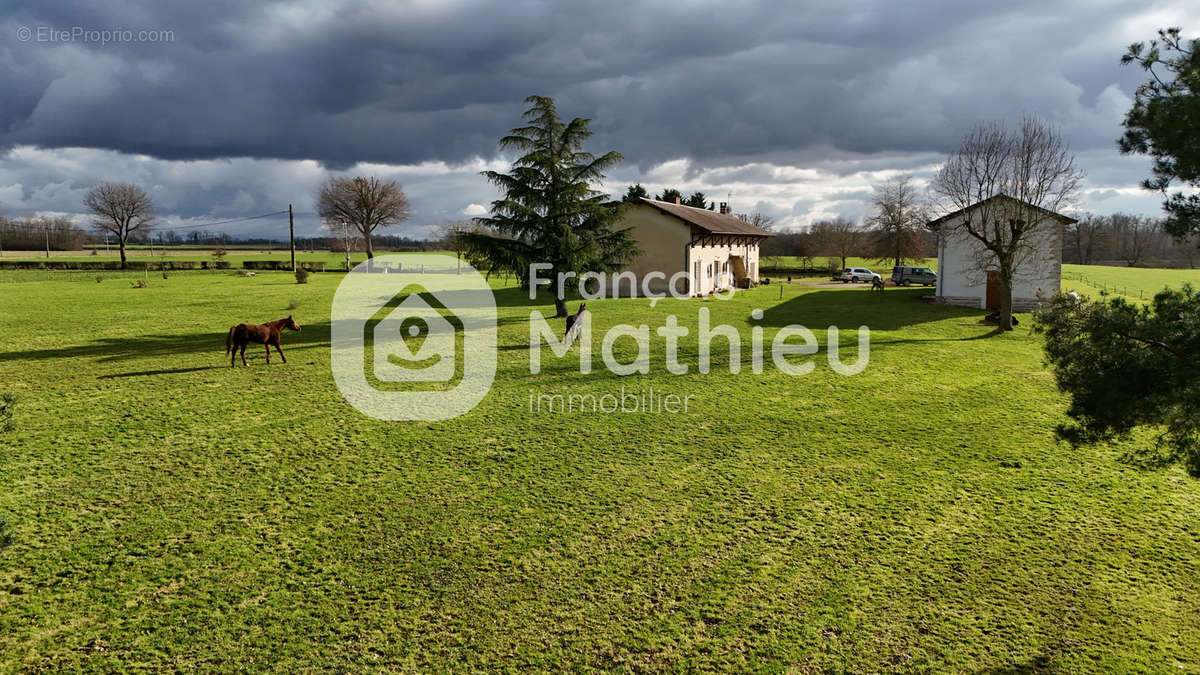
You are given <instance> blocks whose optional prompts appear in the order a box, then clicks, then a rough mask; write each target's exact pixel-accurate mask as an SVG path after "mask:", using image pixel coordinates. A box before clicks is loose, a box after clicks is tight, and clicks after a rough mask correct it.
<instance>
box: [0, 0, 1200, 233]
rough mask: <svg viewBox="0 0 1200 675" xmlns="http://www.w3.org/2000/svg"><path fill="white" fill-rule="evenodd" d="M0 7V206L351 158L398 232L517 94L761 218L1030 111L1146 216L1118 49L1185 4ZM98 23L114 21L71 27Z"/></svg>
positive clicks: (917, 168) (418, 1)
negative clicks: (396, 217) (397, 200)
mask: <svg viewBox="0 0 1200 675" xmlns="http://www.w3.org/2000/svg"><path fill="white" fill-rule="evenodd" d="M4 7H5V9H4V10H3V17H4V18H3V27H2V28H0V30H2V31H3V33H2V34H3V35H4V38H3V40H0V87H2V88H3V92H4V94H3V97H0V146H2V147H0V151H2V152H3V153H4V154H3V158H2V159H0V209H2V211H3V213H4V214H5V215H8V216H22V215H34V214H63V213H65V214H78V212H79V211H80V209H81V207H80V200H81V199H82V197H83V194H84V193H85V192H86V191H87V189H88V188H89V187H90V186H91V185H93V184H94V183H96V182H97V181H101V180H119V181H132V182H136V183H139V184H141V185H142V186H144V187H145V188H147V189H148V190H149V191H150V192H151V194H152V196H153V198H154V200H155V202H156V204H157V206H158V210H159V212H160V214H161V219H162V221H163V226H162V227H164V228H165V227H169V226H170V225H172V224H174V225H197V224H201V223H206V222H213V221H218V220H226V219H231V218H237V217H243V216H251V215H257V214H261V213H266V212H270V211H277V210H279V209H285V208H286V207H287V204H288V203H289V202H290V203H293V204H295V207H296V209H297V213H298V220H297V230H298V233H299V234H309V233H315V232H316V231H317V230H318V228H319V222H318V220H317V218H316V217H315V215H314V214H313V210H314V209H313V196H314V194H315V192H316V189H317V186H318V185H319V183H320V182H321V181H322V180H323V179H324V178H325V177H326V176H327V175H329V174H330V173H331V172H345V173H353V174H359V173H367V174H375V175H379V176H384V177H391V178H396V179H398V180H399V181H400V182H401V184H402V185H403V186H404V189H405V191H406V193H407V194H408V196H409V198H410V200H411V201H412V203H413V207H414V208H413V218H412V220H411V221H410V222H409V223H407V224H405V225H403V226H401V227H400V228H398V229H397V230H396V232H397V233H401V234H409V235H413V236H421V235H424V234H425V233H426V232H427V231H428V228H429V227H430V226H431V225H434V224H437V223H443V222H449V221H453V220H456V219H462V218H465V217H468V216H470V215H478V214H480V213H483V212H484V209H485V207H486V205H487V204H488V203H489V202H490V201H491V200H492V199H494V198H495V196H496V195H495V193H494V192H493V190H492V188H491V187H490V186H489V185H488V184H487V183H486V182H485V181H484V180H483V179H482V178H481V177H480V176H479V171H481V170H483V169H485V168H500V169H503V168H504V167H506V166H507V162H506V158H505V157H502V156H499V155H498V154H497V152H496V140H497V139H498V138H499V137H500V136H501V135H502V134H503V133H504V132H506V131H507V130H508V129H509V128H511V127H513V126H516V124H517V123H518V122H519V118H520V114H521V112H522V111H523V110H524V105H523V103H522V101H523V99H524V98H525V97H526V96H528V95H530V94H543V95H549V96H553V97H554V98H555V99H556V100H557V102H558V106H559V110H560V113H561V114H562V115H563V116H565V117H574V116H581V117H589V118H591V119H592V120H593V124H592V126H593V129H594V130H595V132H596V134H595V136H593V138H592V140H591V145H590V148H589V149H591V150H593V151H596V152H604V151H608V150H617V151H619V152H620V153H621V154H623V155H624V156H625V158H626V159H625V162H624V163H623V164H622V165H621V166H620V167H619V168H618V169H616V170H614V171H613V172H612V173H611V174H610V176H609V183H608V185H607V186H606V187H607V188H608V189H610V190H611V191H612V192H613V193H614V194H615V193H619V192H622V191H623V190H624V186H625V185H626V184H629V183H633V182H638V181H640V182H641V183H643V184H644V185H646V186H647V188H648V189H650V190H652V191H657V190H660V189H661V188H663V187H677V188H679V189H681V190H684V191H685V192H691V191H694V190H702V191H704V192H705V193H707V194H708V195H709V196H710V197H712V198H715V199H716V200H718V201H726V200H728V201H730V202H731V203H732V205H733V208H734V210H735V211H738V212H748V211H755V210H757V211H762V212H764V213H767V214H768V215H771V216H773V217H774V218H775V219H776V220H777V221H778V222H779V223H781V224H782V225H784V226H786V227H801V226H803V225H806V224H808V223H811V222H813V221H814V220H818V219H821V218H825V217H830V216H836V215H842V216H847V217H851V218H858V217H861V216H862V215H864V214H865V213H866V212H867V210H868V209H869V199H870V194H871V184H872V183H877V182H879V181H882V180H885V179H886V178H888V177H890V176H893V175H896V174H898V173H911V174H913V175H914V176H915V177H917V178H918V179H926V178H928V177H929V176H930V174H931V172H932V170H933V169H934V168H935V167H936V166H937V164H938V163H939V162H940V161H942V159H943V158H944V157H945V154H946V153H947V152H949V151H951V150H952V149H953V148H954V147H955V146H956V145H957V143H958V141H959V139H960V137H961V135H962V134H963V132H964V131H965V130H967V129H968V128H969V127H970V126H971V125H972V124H973V123H975V122H977V121H980V120H994V119H999V120H1005V121H1013V120H1016V119H1017V118H1019V117H1020V116H1021V115H1023V114H1035V115H1039V116H1041V117H1043V118H1045V119H1047V120H1049V121H1051V122H1052V123H1054V124H1056V125H1057V126H1058V127H1059V128H1060V129H1061V131H1062V133H1063V134H1064V135H1065V136H1066V137H1067V139H1068V140H1069V142H1070V144H1071V147H1072V149H1073V150H1074V152H1075V153H1076V155H1077V157H1078V161H1079V164H1080V166H1081V167H1082V168H1083V169H1084V170H1085V171H1086V172H1087V173H1088V182H1087V185H1086V188H1085V190H1084V192H1083V194H1082V195H1081V198H1080V204H1079V207H1080V209H1082V210H1087V211H1092V212H1095V213H1108V212H1112V211H1116V210H1125V211H1132V212H1137V213H1145V214H1149V215H1156V214H1158V212H1159V198H1158V197H1157V196H1156V195H1154V194H1151V193H1146V192H1144V191H1142V190H1141V189H1140V188H1139V187H1138V186H1137V183H1138V181H1139V180H1141V179H1142V178H1144V177H1145V176H1146V174H1147V172H1148V162H1147V161H1146V160H1145V159H1144V158H1140V157H1122V156H1121V155H1119V154H1118V153H1117V151H1116V139H1117V137H1118V136H1120V133H1121V126H1120V122H1121V119H1122V116H1123V114H1124V112H1125V111H1126V110H1127V109H1128V108H1129V104H1130V96H1131V93H1132V91H1133V89H1134V87H1136V86H1137V84H1138V82H1140V81H1141V79H1142V76H1143V73H1142V72H1141V71H1139V70H1137V69H1135V68H1132V67H1122V66H1121V65H1120V64H1119V60H1120V56H1121V54H1122V53H1123V51H1124V47H1125V46H1126V45H1127V44H1129V43H1130V42H1133V41H1137V40H1146V39H1149V38H1151V37H1153V36H1154V33H1155V31H1156V30H1157V29H1158V28H1160V27H1164V26H1169V25H1181V26H1183V27H1184V29H1185V33H1186V34H1194V33H1195V30H1196V27H1197V26H1198V25H1200V4H1192V5H1190V7H1189V6H1188V3H1182V2H1178V1H1175V2H1145V1H1137V2H1124V1H1116V0H1079V1H1073V2H1058V3H1053V2H1049V3H1048V2H1045V1H1044V0H1042V1H1038V2H1033V1H1028V2H1027V1H1024V0H1007V1H1005V2H995V3H987V2H927V1H924V0H906V1H905V2H895V0H887V1H880V2H853V1H846V0H838V1H836V2H821V1H817V2H805V3H799V2H794V1H784V0H778V1H776V2H762V1H758V0H741V1H739V2H728V0H724V1H721V2H703V1H696V0H671V1H634V2H626V3H601V2H576V1H568V0H543V1H540V2H529V1H525V0H505V1H504V2H499V1H491V2H481V1H473V0H415V1H408V2H405V1H396V0H388V1H380V2H372V1H358V2H334V1H332V0H311V1H306V2H293V3H265V2H263V3H260V2H244V1H241V0H239V1H236V2H235V1H232V0H208V1H205V2H195V1H188V2H166V1H163V0H113V1H109V2H96V1H95V0H76V1H74V2H70V1H58V0H37V1H36V2H12V1H11V0H9V1H8V2H5V3H4ZM105 30H110V31H111V30H119V31H129V32H128V33H121V32H118V33H116V34H114V35H113V36H112V40H111V41H109V42H108V43H107V44H105V43H102V42H101V41H98V40H103V39H104V37H105V36H104V34H102V33H101V34H97V33H89V31H105ZM56 31H57V32H56ZM143 31H160V32H159V33H147V34H143ZM162 31H166V33H163V32H162ZM81 222H82V219H81ZM282 224H284V222H283V221H272V220H264V221H255V222H252V223H245V224H239V225H231V226H228V227H226V228H222V229H226V230H227V231H230V232H232V233H237V234H244V233H249V232H255V233H264V232H267V231H272V232H274V233H275V234H280V230H279V227H280V225H282ZM283 233H286V230H283Z"/></svg>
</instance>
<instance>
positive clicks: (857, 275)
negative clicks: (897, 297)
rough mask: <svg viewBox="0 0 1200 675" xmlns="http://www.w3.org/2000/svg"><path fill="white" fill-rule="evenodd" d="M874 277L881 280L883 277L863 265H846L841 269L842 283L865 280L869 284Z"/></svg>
mask: <svg viewBox="0 0 1200 675" xmlns="http://www.w3.org/2000/svg"><path fill="white" fill-rule="evenodd" d="M876 279H879V280H880V281H883V277H881V276H879V275H878V274H875V273H874V272H872V271H871V270H869V269H867V268H865V267H847V268H846V269H844V270H842V283H843V284H848V283H851V282H853V281H865V282H867V283H868V284H869V283H871V282H872V281H874V280H876Z"/></svg>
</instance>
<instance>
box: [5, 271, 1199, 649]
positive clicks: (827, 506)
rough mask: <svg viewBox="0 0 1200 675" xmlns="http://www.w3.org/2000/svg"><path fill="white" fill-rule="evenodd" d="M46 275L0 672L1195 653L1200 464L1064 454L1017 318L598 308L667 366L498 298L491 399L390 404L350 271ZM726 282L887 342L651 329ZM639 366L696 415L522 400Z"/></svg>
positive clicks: (33, 324)
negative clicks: (530, 347)
mask: <svg viewBox="0 0 1200 675" xmlns="http://www.w3.org/2000/svg"><path fill="white" fill-rule="evenodd" d="M1139 271H1140V270H1139ZM21 274H27V275H35V274H38V273H36V272H27V273H21V272H11V273H9V275H8V276H6V277H4V279H2V280H0V281H3V283H0V306H2V307H3V308H4V312H3V313H2V314H0V392H2V391H9V392H11V393H13V394H15V395H16V396H17V397H18V402H17V407H16V415H15V419H14V423H15V430H14V431H12V432H10V433H7V434H3V435H0V520H4V521H6V522H7V523H8V524H9V530H10V531H11V533H12V536H13V543H12V545H11V546H9V547H8V548H5V549H3V550H0V670H4V671H18V670H77V669H85V670H135V669H141V670H167V669H179V670H242V669H246V670H250V669H254V670H258V669H276V670H286V671H297V670H306V671H308V670H367V669H370V670H376V669H387V670H423V671H429V670H437V671H444V670H497V669H501V668H504V669H512V670H518V669H532V668H537V669H554V670H567V669H571V670H583V669H591V668H601V669H613V670H627V669H628V670H645V669H654V670H659V669H672V670H692V669H710V668H711V669H715V668H720V669H747V670H749V669H754V670H760V669H762V670H784V669H789V670H795V671H798V672H864V671H930V670H933V671H952V670H953V671H964V672H1021V671H1025V670H1033V669H1046V670H1055V669H1061V670H1063V671H1067V672H1071V671H1107V672H1113V671H1158V672H1164V671H1171V672H1175V671H1177V670H1180V669H1181V670H1183V671H1191V672H1195V671H1200V613H1197V611H1196V597H1197V595H1198V591H1200V577H1198V576H1197V574H1196V570H1197V569H1198V565H1200V519H1198V518H1197V511H1198V509H1200V482H1197V481H1195V480H1194V479H1190V478H1188V477H1187V476H1186V475H1185V474H1184V473H1183V472H1182V471H1180V470H1178V469H1172V470H1166V471H1157V472H1147V471H1141V470H1137V469H1134V468H1131V467H1129V466H1127V465H1125V464H1123V463H1121V462H1120V461H1119V457H1120V455H1121V453H1122V451H1123V449H1124V448H1122V447H1120V446H1118V447H1101V448H1093V449H1080V450H1075V449H1072V448H1070V447H1068V446H1066V445H1063V444H1060V443H1058V442H1056V441H1055V438H1054V436H1053V428H1054V425H1055V424H1057V423H1059V422H1062V421H1063V420H1064V416H1063V413H1062V411H1063V409H1064V407H1065V399H1064V397H1063V396H1062V395H1060V394H1059V393H1057V392H1056V390H1055V388H1054V384H1053V379H1052V376H1051V373H1050V372H1049V371H1048V370H1046V368H1045V367H1044V366H1043V365H1042V359H1041V351H1040V343H1039V339H1038V337H1037V336H1035V335H1033V334H1032V333H1031V331H1030V330H1029V325H1030V323H1031V322H1030V321H1029V320H1028V319H1029V317H1028V316H1024V315H1023V316H1022V317H1021V318H1022V322H1021V325H1020V327H1019V328H1018V329H1017V330H1016V331H1015V332H1013V333H1011V334H1005V335H1000V336H991V335H990V333H991V328H990V327H989V326H988V325H985V324H983V323H981V314H982V312H978V311H970V310H965V309H960V308H953V307H942V306H936V305H928V304H926V303H923V302H920V301H918V299H917V297H918V296H920V295H922V294H924V293H928V292H929V289H889V290H888V291H887V292H886V293H884V294H873V293H869V292H867V291H866V290H865V289H864V288H862V287H861V286H856V287H848V288H844V289H841V288H838V289H828V288H817V287H813V286H810V285H801V284H795V285H791V286H787V285H784V286H783V287H782V291H781V290H780V289H781V286H779V285H774V284H773V285H770V286H764V287H760V288H757V289H754V290H752V291H747V292H744V293H742V294H740V295H738V296H737V297H736V298H734V299H732V300H728V301H721V300H708V301H699V300H664V301H661V302H658V303H657V304H656V305H655V306H653V307H651V304H650V302H649V301H647V300H645V299H610V300H602V301H589V302H588V309H589V310H590V311H591V312H592V315H593V320H594V323H595V330H596V338H595V345H596V352H597V357H598V355H599V342H600V336H601V335H602V334H603V331H604V330H606V329H607V328H609V327H611V326H613V325H616V324H622V323H625V324H634V325H636V324H640V323H645V324H648V325H649V326H650V327H651V334H652V335H653V336H654V338H653V339H654V350H653V352H652V355H653V356H654V361H653V366H652V370H651V373H650V374H649V375H632V376H628V377H624V378H619V377H616V376H613V375H611V374H609V373H607V371H604V370H602V369H601V370H598V371H595V372H593V373H591V374H589V375H582V374H580V372H579V369H578V351H577V350H575V351H573V352H572V354H571V355H568V357H566V358H564V359H562V360H559V359H555V358H554V357H552V356H551V355H550V353H549V351H548V350H544V354H543V372H542V373H541V374H540V375H538V376H531V375H530V374H529V370H528V361H529V356H528V351H527V344H528V330H529V329H528V317H529V311H530V310H531V309H535V308H536V309H540V310H542V311H548V309H549V308H548V305H547V304H545V303H542V302H539V303H532V302H531V301H529V300H528V298H526V297H524V296H523V295H522V294H521V292H520V291H519V290H518V289H515V288H507V287H500V286H497V288H496V295H497V301H498V304H499V305H500V322H501V325H500V333H499V336H500V361H499V369H498V375H497V382H496V384H495V386H494V387H493V389H492V390H491V392H490V393H489V394H488V396H487V398H486V399H484V401H483V402H482V403H481V404H480V405H479V406H478V407H477V408H476V409H475V410H473V411H472V412H470V413H468V414H467V415H465V416H463V417H460V418H457V419H453V420H448V421H445V422H421V423H413V422H408V423H404V422H393V423H387V422H381V421H377V420H374V419H371V418H368V417H364V416H363V415H361V414H359V413H358V412H356V411H355V410H354V409H353V408H351V407H350V406H349V405H348V404H346V403H345V402H344V400H343V399H342V398H341V396H340V395H339V393H338V391H337V389H336V388H335V386H334V384H333V381H332V378H331V374H330V365H329V347H328V340H329V328H330V324H329V321H330V310H329V307H330V301H331V298H332V295H333V292H334V290H335V288H336V285H337V284H338V282H339V281H340V280H341V278H342V277H341V275H338V274H316V275H313V276H312V278H311V281H310V283H308V284H307V285H297V284H295V283H294V281H293V279H292V277H291V275H290V274H288V273H286V272H263V273H260V274H259V275H258V276H256V277H252V278H243V277H237V276H234V275H231V274H226V273H216V272H213V273H201V272H195V273H176V274H174V275H171V277H170V278H169V279H166V280H163V279H161V277H155V275H153V274H151V275H150V281H149V287H148V288H141V289H135V288H131V287H130V285H129V283H128V282H127V280H126V279H124V278H121V277H120V275H116V276H111V277H110V278H105V279H104V280H103V281H102V282H101V283H95V282H91V281H90V282H88V283H78V282H70V281H66V280H52V281H45V280H40V281H34V280H32V279H35V277H33V276H29V277H26V279H29V280H22V278H21V277H20V275H21ZM36 278H37V279H41V277H36ZM1146 283H1147V284H1150V285H1154V284H1157V283H1158V281H1157V280H1153V281H1146ZM571 306H572V309H573V308H574V306H575V303H574V302H572V303H571ZM700 306H704V307H708V308H709V309H710V311H711V312H712V315H713V320H714V322H723V323H730V324H732V325H734V326H736V327H737V328H738V329H739V331H740V332H741V333H742V335H743V336H748V335H749V334H750V331H751V328H752V327H753V326H762V327H763V329H764V333H765V336H766V340H767V341H768V343H769V341H770V339H771V336H772V335H774V333H775V332H776V331H778V330H779V328H780V327H781V326H784V325H786V324H791V323H801V324H804V325H806V326H809V327H811V328H813V329H814V330H815V331H816V333H817V335H818V338H819V340H820V342H821V344H822V345H825V344H826V341H827V335H826V332H825V328H826V327H827V326H830V325H837V326H840V327H841V328H843V333H842V335H841V340H840V342H841V344H842V352H843V358H844V359H845V360H847V361H851V362H852V361H854V359H855V357H856V356H857V354H856V351H857V350H856V349H855V348H854V346H853V345H854V343H855V339H856V335H855V333H854V332H853V331H854V329H855V328H857V327H858V326H859V325H863V324H865V325H868V326H870V328H871V344H872V349H871V352H870V363H869V366H868V367H867V369H866V370H865V372H863V373H862V374H861V375H857V376H852V377H846V376H842V375H838V374H836V373H834V372H832V371H831V369H830V368H829V366H828V365H827V364H826V362H825V359H824V356H825V352H824V350H822V352H821V353H820V354H819V355H817V356H816V357H815V358H813V359H812V360H813V361H814V362H815V363H816V364H817V366H816V368H815V370H814V372H812V373H811V374H808V375H804V376H799V377H793V376H789V375H785V374H783V373H781V372H779V371H778V370H776V369H775V368H774V366H773V365H771V363H770V359H769V358H768V359H767V366H766V369H765V371H764V372H763V373H761V374H758V375H755V374H753V373H751V372H750V371H749V368H747V369H745V370H743V372H741V373H740V374H737V375H733V374H730V373H729V372H728V370H726V369H724V368H723V367H721V366H716V367H714V371H713V372H711V373H709V374H707V375H701V374H697V373H695V372H694V371H695V363H696V358H697V357H696V351H697V347H696V341H695V338H694V336H695V330H693V331H692V334H691V335H690V336H689V337H688V338H684V339H683V340H682V341H681V347H680V353H681V356H680V359H681V361H683V362H684V363H689V364H691V365H692V368H691V371H690V372H689V374H687V375H680V376H676V375H671V374H669V373H667V372H666V370H665V367H664V365H663V363H662V359H661V355H662V353H663V340H662V338H660V337H658V336H657V335H656V334H655V333H654V332H653V329H654V328H655V327H657V326H661V325H663V323H664V321H665V317H666V316H667V315H669V314H677V315H678V316H679V317H680V322H681V323H682V324H683V325H690V326H693V328H694V326H695V318H694V317H695V315H696V310H697V308H698V307H700ZM292 307H294V308H292ZM755 308H759V309H762V310H764V314H763V318H762V319H761V320H752V318H751V311H752V310H753V309H755ZM288 314H293V315H294V316H295V318H296V319H297V320H298V321H299V323H300V324H301V325H302V326H303V330H302V331H301V332H300V333H288V334H285V336H284V344H283V347H284V351H285V353H286V355H287V357H288V361H289V362H288V363H287V364H286V365H285V364H281V363H279V362H278V361H276V360H274V359H273V362H272V364H271V365H269V366H268V365H266V364H265V363H264V362H263V358H262V355H261V351H259V350H257V349H251V350H250V352H249V353H248V354H249V355H252V356H253V360H252V361H251V367H249V368H241V367H240V366H239V368H237V369H230V368H229V367H228V362H227V359H226V357H225V356H224V354H223V344H224V338H225V333H226V331H227V329H228V327H229V326H230V325H231V324H234V323H237V322H240V321H254V322H261V321H266V320H270V319H275V318H279V317H282V316H286V315H288ZM556 325H557V323H556ZM743 339H746V340H748V337H744V338H743ZM627 342H628V341H622V342H618V343H617V345H616V347H617V354H618V355H619V356H621V357H623V358H630V357H631V356H632V353H631V352H632V347H631V345H630V344H627ZM715 344H717V345H720V344H722V343H721V342H720V341H718V342H716V343H715ZM747 349H748V348H747ZM719 353H720V352H719V350H718V355H719ZM716 361H717V362H718V363H723V361H724V360H723V359H722V358H719V357H718V358H717V359H716ZM622 387H624V388H625V389H626V390H645V389H647V388H649V387H654V388H655V389H656V390H658V391H660V392H668V393H677V394H680V395H684V394H691V395H693V398H692V405H691V407H690V410H689V412H688V413H687V414H666V413H646V412H642V413H633V414H608V415H605V414H601V413H575V414H554V413H549V412H545V411H543V412H540V413H539V412H536V411H534V412H531V411H530V409H529V397H530V395H531V394H532V395H537V394H541V393H594V394H597V395H600V394H604V393H619V392H620V390H621V388H622ZM1142 440H1145V439H1142Z"/></svg>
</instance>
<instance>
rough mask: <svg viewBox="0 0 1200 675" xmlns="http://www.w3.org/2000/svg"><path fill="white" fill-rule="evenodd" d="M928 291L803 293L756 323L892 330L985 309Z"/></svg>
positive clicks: (769, 311)
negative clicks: (947, 301) (928, 298)
mask: <svg viewBox="0 0 1200 675" xmlns="http://www.w3.org/2000/svg"><path fill="white" fill-rule="evenodd" d="M928 294H929V291H928V290H923V289H912V290H909V289H888V290H887V291H886V292H884V293H872V292H859V293H855V292H849V291H842V290H828V291H814V292H811V293H801V294H800V295H797V296H795V297H793V298H790V299H788V300H786V301H784V302H782V303H780V304H778V305H775V306H774V307H770V308H768V309H766V310H765V311H764V312H763V318H762V320H761V321H758V322H754V323H757V324H758V325H762V326H778V327H782V326H787V325H793V324H795V325H803V326H807V327H809V328H812V329H814V330H816V329H818V328H824V327H826V326H838V327H839V328H842V329H844V330H845V329H850V328H857V327H859V326H867V327H869V328H870V329H871V330H873V331H874V330H880V331H891V330H898V329H900V328H904V327H905V326H913V325H917V324H921V323H928V322H932V321H941V320H943V319H946V318H950V317H954V316H964V315H970V314H971V313H980V312H981V310H972V309H967V308H963V307H953V306H948V305H938V304H932V303H926V302H922V301H921V296H924V295H928ZM750 320H751V321H753V319H750Z"/></svg>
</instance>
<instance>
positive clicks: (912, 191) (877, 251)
mask: <svg viewBox="0 0 1200 675" xmlns="http://www.w3.org/2000/svg"><path fill="white" fill-rule="evenodd" d="M874 187H875V199H874V204H875V214H874V215H872V216H871V217H870V219H869V220H868V221H867V222H868V223H869V224H870V225H871V226H872V227H873V228H874V229H875V231H874V232H872V233H871V237H872V241H871V249H872V253H873V255H874V256H875V257H876V258H878V259H879V260H880V261H881V262H891V263H892V264H893V265H895V266H897V267H898V266H900V265H903V264H904V261H905V260H910V259H913V260H915V259H921V258H924V257H925V252H926V251H925V238H924V236H923V234H924V228H925V223H927V222H929V213H928V209H927V208H926V206H925V202H924V200H923V199H922V198H921V195H920V193H918V191H917V187H916V186H915V185H913V182H912V178H911V177H910V176H899V177H897V178H892V179H891V180H888V181H887V182H885V183H882V184H880V185H876V186H874Z"/></svg>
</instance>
